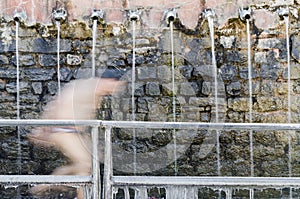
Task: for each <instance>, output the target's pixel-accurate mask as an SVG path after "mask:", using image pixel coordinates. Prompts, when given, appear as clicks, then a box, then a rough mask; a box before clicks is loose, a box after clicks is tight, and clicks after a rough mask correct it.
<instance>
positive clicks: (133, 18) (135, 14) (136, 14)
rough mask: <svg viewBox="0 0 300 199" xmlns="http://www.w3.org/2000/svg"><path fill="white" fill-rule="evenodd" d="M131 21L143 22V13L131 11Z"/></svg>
mask: <svg viewBox="0 0 300 199" xmlns="http://www.w3.org/2000/svg"><path fill="white" fill-rule="evenodd" d="M129 19H130V21H140V20H141V11H140V10H136V11H132V10H131V11H129Z"/></svg>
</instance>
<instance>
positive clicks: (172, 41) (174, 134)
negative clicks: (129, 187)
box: [170, 20, 177, 175]
mask: <svg viewBox="0 0 300 199" xmlns="http://www.w3.org/2000/svg"><path fill="white" fill-rule="evenodd" d="M170 39H171V63H172V92H173V96H172V104H173V122H176V90H175V61H174V27H173V21H172V20H170ZM176 139H177V135H176V130H175V129H173V140H174V173H175V175H177V142H176Z"/></svg>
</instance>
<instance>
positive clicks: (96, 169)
mask: <svg viewBox="0 0 300 199" xmlns="http://www.w3.org/2000/svg"><path fill="white" fill-rule="evenodd" d="M98 144H99V134H98V127H97V126H94V127H92V150H93V152H92V165H93V166H92V171H93V172H92V174H93V176H92V177H93V198H95V199H97V198H99V197H100V193H101V185H100V183H101V182H100V163H99V161H100V160H99V152H98Z"/></svg>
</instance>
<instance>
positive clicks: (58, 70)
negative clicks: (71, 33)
mask: <svg viewBox="0 0 300 199" xmlns="http://www.w3.org/2000/svg"><path fill="white" fill-rule="evenodd" d="M55 23H56V28H57V88H58V95H60V91H61V88H60V76H61V75H60V21H58V20H56V21H55Z"/></svg>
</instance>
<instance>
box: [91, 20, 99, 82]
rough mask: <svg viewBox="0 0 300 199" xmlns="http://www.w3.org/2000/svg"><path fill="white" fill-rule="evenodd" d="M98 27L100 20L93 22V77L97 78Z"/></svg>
mask: <svg viewBox="0 0 300 199" xmlns="http://www.w3.org/2000/svg"><path fill="white" fill-rule="evenodd" d="M97 25H98V20H97V19H94V20H93V36H92V37H93V43H92V77H95V76H96V60H95V53H96V52H95V51H96V39H97Z"/></svg>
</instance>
